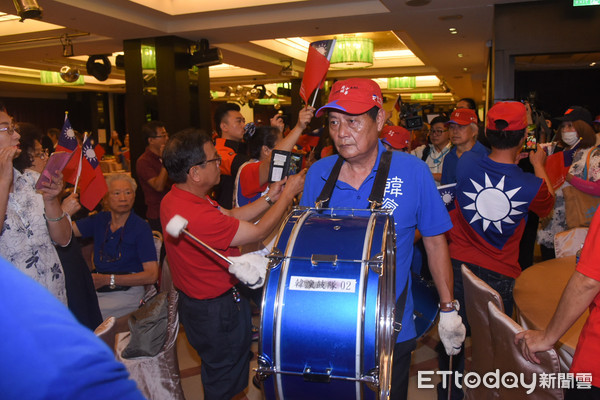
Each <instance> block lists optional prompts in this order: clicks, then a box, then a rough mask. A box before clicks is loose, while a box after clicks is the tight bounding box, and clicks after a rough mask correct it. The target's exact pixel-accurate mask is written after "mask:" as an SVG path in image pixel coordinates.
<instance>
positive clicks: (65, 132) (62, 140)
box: [56, 113, 77, 152]
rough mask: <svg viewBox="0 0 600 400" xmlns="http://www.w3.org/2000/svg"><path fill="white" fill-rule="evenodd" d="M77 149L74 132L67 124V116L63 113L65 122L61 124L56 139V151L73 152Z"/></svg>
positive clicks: (69, 123) (68, 123)
mask: <svg viewBox="0 0 600 400" xmlns="http://www.w3.org/2000/svg"><path fill="white" fill-rule="evenodd" d="M76 148H77V138H76V137H75V131H73V128H72V127H71V122H69V116H68V114H67V113H65V122H64V123H63V127H62V130H61V131H60V136H59V137H58V143H57V145H56V151H68V152H73V151H74V150H75V149H76Z"/></svg>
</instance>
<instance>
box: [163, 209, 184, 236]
mask: <svg viewBox="0 0 600 400" xmlns="http://www.w3.org/2000/svg"><path fill="white" fill-rule="evenodd" d="M187 225H188V220H187V219H185V218H183V217H182V216H181V215H175V216H174V217H173V218H171V220H170V221H169V223H168V224H167V226H166V227H165V229H166V231H167V233H168V234H169V235H171V236H173V237H174V238H178V237H179V235H181V232H183V230H184V229H185V228H186V227H187Z"/></svg>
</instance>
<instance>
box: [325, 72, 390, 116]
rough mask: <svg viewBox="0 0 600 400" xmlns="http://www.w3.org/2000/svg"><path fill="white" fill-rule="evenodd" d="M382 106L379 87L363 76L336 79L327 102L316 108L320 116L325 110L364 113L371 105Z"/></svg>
mask: <svg viewBox="0 0 600 400" xmlns="http://www.w3.org/2000/svg"><path fill="white" fill-rule="evenodd" d="M382 106H383V96H382V95H381V88H380V87H379V85H378V84H377V83H375V81H372V80H371V79H365V78H351V79H346V80H343V81H337V82H336V83H334V84H333V87H332V88H331V92H330V93H329V100H328V103H327V104H325V105H324V106H323V107H321V108H319V109H318V110H317V113H316V114H315V116H316V117H320V116H321V115H323V113H325V111H327V110H330V109H331V110H338V111H342V112H345V113H348V114H353V115H359V114H364V113H366V112H367V111H369V110H370V109H371V108H373V107H377V108H381V107H382Z"/></svg>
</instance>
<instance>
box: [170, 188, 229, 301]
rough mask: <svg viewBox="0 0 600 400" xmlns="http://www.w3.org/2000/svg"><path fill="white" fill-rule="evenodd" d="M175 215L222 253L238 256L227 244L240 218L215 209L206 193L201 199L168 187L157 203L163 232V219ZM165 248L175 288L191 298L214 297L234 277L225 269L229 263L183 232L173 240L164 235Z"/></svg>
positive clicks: (190, 230)
mask: <svg viewBox="0 0 600 400" xmlns="http://www.w3.org/2000/svg"><path fill="white" fill-rule="evenodd" d="M176 214H179V215H181V216H182V217H183V218H185V219H187V220H188V221H189V222H188V226H187V230H188V231H189V232H190V233H192V235H194V236H196V237H197V238H199V239H200V240H202V241H203V242H204V243H206V244H208V245H209V246H211V247H212V248H214V249H215V250H217V251H219V252H220V253H221V254H223V255H225V256H239V255H240V252H239V250H238V248H237V247H230V244H231V241H232V240H233V238H234V236H235V234H236V233H237V230H238V227H239V225H240V221H238V220H237V219H235V218H232V217H228V216H226V215H224V214H223V213H221V211H219V205H218V204H217V203H216V202H214V201H213V200H211V199H210V198H209V197H208V196H206V197H204V198H201V197H198V196H196V195H194V194H192V193H190V192H187V191H185V190H181V189H179V188H177V187H176V186H175V185H173V186H172V188H171V191H170V192H169V193H167V195H166V196H165V197H164V198H163V200H162V202H161V205H160V221H161V223H162V226H163V231H164V232H166V229H165V226H166V224H167V222H168V221H169V220H170V219H171V218H172V217H173V216H174V215H176ZM165 249H166V251H167V257H168V259H169V266H170V268H171V275H172V277H173V283H174V284H175V287H177V288H178V289H179V290H181V291H183V292H184V293H185V294H186V295H188V296H189V297H192V298H195V299H211V298H214V297H217V296H219V295H221V294H223V293H225V292H226V291H227V290H229V289H230V288H231V287H232V286H233V285H235V284H236V283H237V282H238V280H237V278H236V277H235V276H233V275H231V274H230V273H229V272H228V267H229V265H228V264H227V263H226V262H225V261H223V260H221V258H219V257H217V256H216V255H214V254H213V253H212V252H210V250H207V249H206V248H204V247H203V246H202V245H200V244H197V243H196V242H194V241H193V240H192V239H191V238H189V237H187V235H184V234H182V235H181V236H179V238H177V239H175V238H173V237H172V236H170V235H165Z"/></svg>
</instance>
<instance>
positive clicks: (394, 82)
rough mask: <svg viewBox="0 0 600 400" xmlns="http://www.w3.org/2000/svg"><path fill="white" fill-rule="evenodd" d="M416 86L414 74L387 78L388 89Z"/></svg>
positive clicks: (412, 87)
mask: <svg viewBox="0 0 600 400" xmlns="http://www.w3.org/2000/svg"><path fill="white" fill-rule="evenodd" d="M416 87H417V78H416V77H414V76H403V77H397V78H388V81H387V88H388V89H414V88H416Z"/></svg>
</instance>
